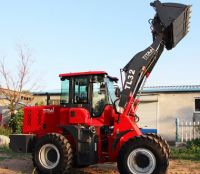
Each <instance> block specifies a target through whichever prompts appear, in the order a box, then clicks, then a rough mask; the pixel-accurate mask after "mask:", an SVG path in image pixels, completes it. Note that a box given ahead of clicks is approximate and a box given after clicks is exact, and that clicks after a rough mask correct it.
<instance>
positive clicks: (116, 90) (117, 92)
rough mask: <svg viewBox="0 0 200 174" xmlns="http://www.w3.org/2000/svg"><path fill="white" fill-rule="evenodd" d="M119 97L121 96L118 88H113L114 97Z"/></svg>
mask: <svg viewBox="0 0 200 174" xmlns="http://www.w3.org/2000/svg"><path fill="white" fill-rule="evenodd" d="M120 95H121V91H120V88H119V87H117V88H115V96H116V97H117V98H119V97H120Z"/></svg>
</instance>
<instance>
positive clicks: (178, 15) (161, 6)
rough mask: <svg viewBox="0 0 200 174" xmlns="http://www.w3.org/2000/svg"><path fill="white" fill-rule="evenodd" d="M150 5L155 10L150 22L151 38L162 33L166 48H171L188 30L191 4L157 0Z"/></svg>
mask: <svg viewBox="0 0 200 174" xmlns="http://www.w3.org/2000/svg"><path fill="white" fill-rule="evenodd" d="M150 5H151V6H152V7H154V9H155V11H156V12H157V13H156V15H155V17H154V19H153V20H152V22H151V24H152V33H153V38H154V39H155V38H156V36H158V35H162V38H163V42H164V45H165V47H166V49H167V50H171V49H172V48H174V47H175V46H176V45H177V44H178V43H179V41H180V40H181V39H183V38H184V37H185V35H186V34H187V33H188V32H189V24H190V14H191V6H188V5H184V4H178V3H161V2H160V1H159V0H156V1H154V2H152V3H151V4H150Z"/></svg>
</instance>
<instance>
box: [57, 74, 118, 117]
mask: <svg viewBox="0 0 200 174" xmlns="http://www.w3.org/2000/svg"><path fill="white" fill-rule="evenodd" d="M59 76H60V78H61V100H60V104H61V106H63V107H82V108H86V109H87V110H88V111H89V112H90V113H91V116H92V117H99V116H101V114H102V112H103V111H104V108H105V106H106V105H112V104H113V103H114V101H115V100H116V95H115V89H116V87H117V82H118V79H117V78H116V77H111V76H109V75H108V74H107V73H106V72H104V71H89V72H80V73H67V74H60V75H59Z"/></svg>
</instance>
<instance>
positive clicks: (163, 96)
mask: <svg viewBox="0 0 200 174" xmlns="http://www.w3.org/2000/svg"><path fill="white" fill-rule="evenodd" d="M155 96H157V98H158V100H157V101H155ZM195 97H200V92H198V93H158V94H154V95H152V94H151V93H149V94H145V96H142V98H141V103H140V105H139V108H138V112H137V113H138V115H140V118H141V119H140V121H141V123H139V125H145V124H146V123H145V122H147V124H150V125H155V124H154V123H151V122H150V120H149V117H152V122H155V116H152V115H150V116H149V115H148V113H147V111H148V110H151V109H150V108H145V107H152V106H155V105H153V103H155V102H157V103H156V107H154V110H155V111H154V112H155V113H156V117H157V120H156V123H157V124H156V127H155V128H157V130H158V133H159V134H161V135H162V136H163V137H164V138H165V139H167V140H168V141H175V134H176V124H175V120H176V118H177V117H178V118H180V119H181V120H185V121H192V120H193V113H194V106H195V103H194V99H195ZM151 98H152V99H151ZM153 98H154V99H153ZM147 101H148V102H151V103H152V104H151V105H150V104H149V105H147ZM151 113H152V111H151Z"/></svg>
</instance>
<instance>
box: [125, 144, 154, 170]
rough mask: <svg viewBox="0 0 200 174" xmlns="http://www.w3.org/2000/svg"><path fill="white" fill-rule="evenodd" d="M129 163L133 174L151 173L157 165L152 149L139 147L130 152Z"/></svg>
mask: <svg viewBox="0 0 200 174" xmlns="http://www.w3.org/2000/svg"><path fill="white" fill-rule="evenodd" d="M127 165H128V168H129V170H130V171H131V172H132V174H151V173H152V172H153V171H154V169H155V167H156V158H155V156H154V154H153V153H152V152H151V151H150V150H148V149H145V148H138V149H134V150H133V151H132V152H131V153H130V154H129V156H128V160H127Z"/></svg>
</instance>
